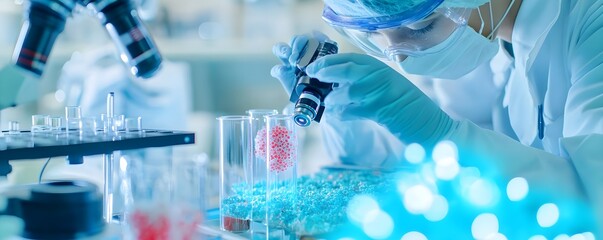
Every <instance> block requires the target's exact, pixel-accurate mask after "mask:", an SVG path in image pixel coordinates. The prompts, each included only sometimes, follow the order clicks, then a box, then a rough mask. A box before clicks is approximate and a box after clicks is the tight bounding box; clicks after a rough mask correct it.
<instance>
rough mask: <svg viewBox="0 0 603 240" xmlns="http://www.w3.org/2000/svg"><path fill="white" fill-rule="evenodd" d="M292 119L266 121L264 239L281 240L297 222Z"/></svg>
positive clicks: (296, 146) (287, 116) (275, 118)
mask: <svg viewBox="0 0 603 240" xmlns="http://www.w3.org/2000/svg"><path fill="white" fill-rule="evenodd" d="M296 126H297V125H296V124H295V122H294V120H293V115H288V114H287V115H284V114H280V115H271V116H267V117H266V130H267V131H266V145H267V150H266V159H267V160H268V161H266V173H267V174H266V218H265V224H266V235H267V239H283V238H284V237H285V231H284V230H283V229H285V228H286V227H287V226H288V225H289V224H291V223H292V222H294V220H295V219H296V218H297V206H296V203H297V162H298V151H297V150H298V142H297V131H296Z"/></svg>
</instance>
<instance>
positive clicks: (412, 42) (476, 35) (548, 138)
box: [272, 0, 603, 226]
mask: <svg viewBox="0 0 603 240" xmlns="http://www.w3.org/2000/svg"><path fill="white" fill-rule="evenodd" d="M323 19H324V20H326V22H327V23H328V24H329V25H331V26H332V27H333V28H335V30H337V32H339V33H341V34H342V35H343V36H345V37H346V38H347V39H349V40H350V41H351V42H352V43H354V44H355V45H356V46H358V47H360V48H361V49H363V50H364V51H366V53H368V54H369V55H371V56H368V55H364V54H355V53H343V54H336V55H329V56H325V57H322V58H320V59H318V60H316V61H315V62H314V63H312V64H311V65H309V66H308V67H307V69H306V72H307V74H308V75H309V76H310V77H314V78H317V79H320V80H321V81H324V82H332V83H338V84H339V87H338V88H336V89H335V90H333V92H332V93H331V94H330V95H329V96H327V98H326V99H325V104H326V112H325V121H324V123H323V124H321V125H323V127H322V128H323V130H324V131H323V133H324V134H323V135H324V137H325V140H326V141H327V143H326V144H327V149H328V150H329V151H331V155H332V156H334V157H337V158H338V159H341V160H342V162H344V163H348V164H360V165H369V166H390V165H392V164H388V162H395V161H396V160H398V159H401V155H402V154H401V152H402V150H401V149H402V144H410V143H419V144H421V145H423V146H425V147H426V148H427V149H429V148H430V147H432V146H433V145H434V144H435V143H437V142H438V141H442V140H450V141H453V142H454V143H455V144H456V145H457V147H458V149H459V155H460V158H459V161H460V164H461V165H466V166H479V167H482V169H484V168H487V167H490V169H496V170H497V171H498V173H499V174H500V176H502V177H503V178H505V179H507V180H508V179H511V178H513V177H524V178H526V179H527V180H528V182H529V183H530V186H531V187H532V186H534V187H536V188H540V189H547V188H548V189H551V190H553V192H555V193H558V194H560V195H561V196H569V197H576V198H577V199H582V198H584V199H587V200H588V201H590V202H592V203H601V202H603V188H602V187H601V184H603V175H602V174H600V172H601V171H603V148H602V147H603V44H601V41H602V40H603V2H602V1H599V0H581V1H563V0H525V1H522V0H497V1H491V2H490V1H488V0H325V8H324V11H323ZM317 37H320V36H317ZM307 39H308V36H296V37H294V38H293V39H292V41H291V43H290V46H289V45H286V44H277V45H276V46H275V48H274V50H275V51H274V52H275V54H276V55H277V56H278V57H279V58H281V60H283V64H282V65H278V66H275V67H274V68H273V70H272V75H273V76H274V77H276V78H278V79H279V80H280V81H281V82H282V84H283V86H285V88H286V90H287V91H289V92H290V91H291V89H292V87H293V84H294V79H295V77H294V75H293V65H294V62H295V60H296V58H297V56H298V55H299V52H300V50H301V48H302V47H303V45H304V44H305V42H306V41H307ZM500 46H504V47H500ZM499 49H501V51H500V52H499ZM374 57H377V58H381V59H388V60H390V61H392V62H394V63H396V64H398V65H399V66H400V67H401V69H402V70H404V71H405V72H407V73H409V74H413V75H420V76H425V77H428V78H434V79H436V80H437V79H459V81H460V82H459V84H461V85H464V86H463V87H462V88H460V87H455V88H454V89H455V90H456V91H464V92H466V93H471V92H475V91H480V89H482V88H484V91H490V90H489V89H492V88H494V89H496V90H497V92H496V93H495V94H491V95H492V99H483V100H482V99H472V100H471V101H478V102H481V101H483V102H493V104H492V105H491V106H490V109H487V110H486V111H484V108H480V109H476V111H478V110H479V111H481V112H480V114H483V115H487V117H483V118H482V119H489V120H490V121H491V123H490V124H489V125H490V126H491V128H492V129H493V130H490V129H487V128H483V127H480V126H478V125H477V124H475V123H473V122H472V121H471V119H470V118H463V117H460V116H457V114H449V113H447V112H455V109H454V107H452V109H444V110H446V111H444V110H443V109H441V107H440V106H438V105H437V104H436V103H434V101H432V100H431V99H430V98H429V97H428V96H426V95H425V94H424V93H423V92H421V91H420V90H419V89H418V88H417V87H415V85H413V84H412V83H411V82H410V81H409V80H408V79H407V78H405V77H404V76H402V75H401V74H399V73H398V72H397V71H395V70H394V69H392V68H390V67H388V65H386V64H385V63H383V62H381V61H379V60H377V59H376V58H374ZM486 68H487V69H488V71H484V69H486ZM477 73H483V74H477ZM467 79H469V80H467ZM441 81H445V80H441ZM448 81H449V82H452V83H454V81H455V80H448ZM493 81H494V82H493ZM436 82H437V81H436ZM452 83H450V84H452ZM486 88H487V89H486ZM435 94H436V96H434V97H435V99H438V97H440V96H438V95H446V94H453V95H457V96H463V93H458V92H457V93H445V92H442V91H440V92H438V91H436V92H435ZM449 96H450V95H449ZM441 99H450V98H447V97H446V96H444V97H443V98H441ZM469 99H471V98H470V97H468V96H465V97H464V98H462V99H458V100H457V101H456V102H448V103H447V104H441V102H440V105H445V106H446V108H450V106H448V105H450V104H451V103H454V105H461V106H474V105H475V103H474V102H470V101H468V100H469ZM457 109H458V108H457ZM461 109H462V107H461ZM456 112H458V111H456ZM465 112H466V113H471V114H473V115H475V114H476V113H472V112H471V111H465ZM451 116H454V118H453V117H451ZM392 138H393V139H392ZM599 205H601V204H599ZM594 207H595V209H596V211H597V214H598V216H599V220H603V218H601V217H602V216H603V207H602V206H594ZM600 223H601V221H600ZM600 226H602V225H600Z"/></svg>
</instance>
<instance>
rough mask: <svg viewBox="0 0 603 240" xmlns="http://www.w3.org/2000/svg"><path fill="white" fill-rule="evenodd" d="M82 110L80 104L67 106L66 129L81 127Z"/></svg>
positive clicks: (72, 129) (71, 129)
mask: <svg viewBox="0 0 603 240" xmlns="http://www.w3.org/2000/svg"><path fill="white" fill-rule="evenodd" d="M81 118H82V112H81V110H80V106H67V107H65V130H66V131H67V132H69V131H74V130H78V129H79V128H80V124H81Z"/></svg>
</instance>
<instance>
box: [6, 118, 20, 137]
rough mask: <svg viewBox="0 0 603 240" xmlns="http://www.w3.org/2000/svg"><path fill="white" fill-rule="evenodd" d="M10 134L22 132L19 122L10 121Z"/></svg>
mask: <svg viewBox="0 0 603 240" xmlns="http://www.w3.org/2000/svg"><path fill="white" fill-rule="evenodd" d="M8 134H11V135H15V134H21V130H20V129H19V122H17V121H8Z"/></svg>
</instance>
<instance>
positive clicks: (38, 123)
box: [31, 115, 50, 133]
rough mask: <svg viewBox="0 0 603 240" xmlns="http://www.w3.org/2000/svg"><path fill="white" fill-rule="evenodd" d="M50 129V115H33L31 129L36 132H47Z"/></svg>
mask: <svg viewBox="0 0 603 240" xmlns="http://www.w3.org/2000/svg"><path fill="white" fill-rule="evenodd" d="M48 130H50V117H49V116H48V115H32V116H31V131H32V132H34V133H39V132H47V131H48Z"/></svg>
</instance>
